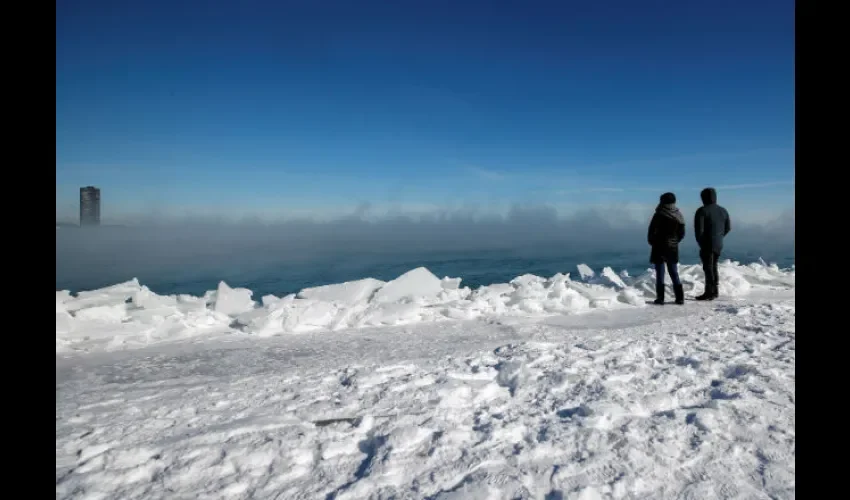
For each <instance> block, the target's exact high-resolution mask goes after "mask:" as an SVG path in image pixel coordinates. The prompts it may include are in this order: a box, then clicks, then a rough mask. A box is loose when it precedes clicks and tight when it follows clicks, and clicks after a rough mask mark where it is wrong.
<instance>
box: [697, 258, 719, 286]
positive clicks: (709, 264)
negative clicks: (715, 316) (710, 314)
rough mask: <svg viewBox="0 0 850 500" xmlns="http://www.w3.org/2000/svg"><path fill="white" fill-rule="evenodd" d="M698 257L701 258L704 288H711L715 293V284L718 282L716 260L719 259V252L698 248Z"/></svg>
mask: <svg viewBox="0 0 850 500" xmlns="http://www.w3.org/2000/svg"><path fill="white" fill-rule="evenodd" d="M699 258H700V260H702V270H703V272H705V290H706V292H708V291H709V290H713V293H715V294H717V286H718V285H719V284H720V275H719V274H717V261H718V260H719V259H720V252H713V251H711V250H700V252H699Z"/></svg>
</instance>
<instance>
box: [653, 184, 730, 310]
mask: <svg viewBox="0 0 850 500" xmlns="http://www.w3.org/2000/svg"><path fill="white" fill-rule="evenodd" d="M700 198H702V204H703V205H702V206H701V207H699V208H698V209H697V211H696V214H695V215H694V235H695V236H696V239H697V244H698V245H699V257H700V259H701V260H702V269H703V271H704V272H705V292H703V294H702V295H700V296H698V297H696V300H714V299H716V298H717V296H718V284H719V276H718V275H717V260H718V259H719V258H720V252H722V251H723V237H724V236H726V235H727V234H729V231H730V230H731V224H730V221H729V213H728V212H726V209H725V208H723V207H721V206H720V205H718V204H717V191H715V190H714V188H705V189H703V190H702V192H701V193H700ZM660 201H661V203H659V204H658V207H657V208H656V209H655V215H653V216H652V221H651V222H650V223H649V235H648V237H647V239H648V240H649V244H650V246H651V247H652V253H651V254H650V256H649V261H650V262H651V263H652V264H655V295H656V297H657V298H656V299H655V302H654V303H655V304H659V305H660V304H664V268H665V266H666V268H667V272H669V273H670V280H671V281H672V282H673V293H674V294H675V296H676V303H677V304H684V303H685V291H684V289H683V288H682V282H681V281H680V280H679V270H678V267H677V266H678V264H679V243H680V242H681V241H682V240H683V239H684V238H685V218H684V217H682V212H680V211H679V209H678V208H677V207H676V195H674V194H673V193H664V194H662V195H661V200H660Z"/></svg>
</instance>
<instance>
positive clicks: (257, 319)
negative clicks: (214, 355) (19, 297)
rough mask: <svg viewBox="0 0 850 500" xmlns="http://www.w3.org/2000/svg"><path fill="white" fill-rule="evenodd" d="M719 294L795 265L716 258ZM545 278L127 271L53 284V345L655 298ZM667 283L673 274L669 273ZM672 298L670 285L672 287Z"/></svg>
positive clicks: (623, 283) (765, 286) (610, 283)
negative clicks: (159, 285) (214, 284)
mask: <svg viewBox="0 0 850 500" xmlns="http://www.w3.org/2000/svg"><path fill="white" fill-rule="evenodd" d="M719 272H720V278H721V279H720V293H721V294H722V295H723V296H726V297H738V296H743V295H745V294H747V293H750V292H752V291H764V290H779V289H793V288H794V287H795V273H796V270H795V268H794V267H792V268H790V269H780V268H779V267H778V266H776V265H775V264H772V265H768V264H766V263H764V262H763V261H760V262H757V263H753V264H749V265H741V264H740V263H738V262H732V261H729V260H727V261H724V262H722V263H720V265H719ZM578 274H579V276H580V278H579V280H578V281H575V280H573V279H571V277H570V275H569V273H567V274H561V273H558V274H556V275H555V276H552V277H551V278H543V277H540V276H534V275H530V274H526V275H523V276H519V277H517V278H514V279H513V280H511V281H510V282H509V283H499V284H493V285H488V286H482V287H480V288H478V289H476V290H474V291H473V290H471V289H470V288H468V287H462V286H461V278H449V277H445V278H443V279H440V278H438V277H437V276H435V275H434V274H432V273H431V272H430V271H429V270H428V269H426V268H424V267H419V268H416V269H413V270H411V271H408V272H406V273H404V274H402V275H401V276H399V277H398V278H396V279H394V280H391V281H389V282H384V281H380V280H376V279H372V278H367V279H362V280H357V281H351V282H347V283H339V284H334V285H325V286H318V287H312V288H305V289H304V290H302V291H301V292H299V293H298V294H292V295H289V296H286V297H283V298H278V297H275V296H273V295H267V296H265V297H263V298H262V301H261V303H260V304H257V303H256V302H255V301H254V300H252V295H253V292H252V291H251V290H248V289H246V288H231V287H230V286H228V285H227V284H226V283H225V282H223V281H222V282H221V283H219V286H218V288H217V289H216V290H214V291H209V292H207V293H206V294H204V296H203V297H193V296H189V295H168V296H163V295H157V294H156V293H154V292H152V291H151V290H149V289H148V288H147V287H145V286H143V285H141V284H140V283H139V281H138V280H136V279H133V280H130V281H127V282H125V283H119V284H117V285H113V286H109V287H105V288H102V289H99V290H92V291H86V292H80V293H78V294H77V295H76V296H74V295H73V294H71V293H70V292H68V291H66V290H60V291H57V292H56V350H57V352H62V351H67V350H84V351H92V350H112V349H122V348H132V347H140V346H145V345H149V344H151V343H156V342H162V341H169V340H177V339H183V338H187V337H195V336H199V335H222V334H234V333H236V334H251V335H257V336H271V335H281V334H299V333H306V332H316V331H330V330H341V329H347V328H361V327H369V326H392V325H408V324H413V323H421V322H436V321H446V320H475V319H481V320H485V321H488V320H490V319H492V318H494V317H500V316H501V317H504V316H514V317H517V316H519V317H522V316H547V315H565V314H578V313H583V312H587V311H591V310H595V309H602V310H615V309H622V308H635V307H644V306H645V305H646V303H647V301H649V300H650V299H654V298H655V271H654V270H653V269H649V270H647V272H645V273H644V274H642V275H641V276H638V277H635V278H632V277H630V276H629V275H628V273H624V272H623V273H619V274H618V273H617V272H615V271H614V270H613V269H611V268H610V267H605V268H603V270H602V271H601V272H600V273H598V274H597V273H596V272H595V271H594V270H593V269H591V268H590V267H589V266H587V265H586V264H580V265H579V266H578ZM679 274H680V276H681V279H682V283H683V285H684V288H685V293H686V296H694V295H698V294H700V293H702V291H703V290H704V288H705V287H704V284H703V277H704V275H703V272H702V268H701V266H699V265H682V266H680V268H679ZM666 280H667V286H668V288H671V284H670V283H669V276H668V277H667V278H666ZM668 293H669V295H670V296H672V288H671V289H670V290H668Z"/></svg>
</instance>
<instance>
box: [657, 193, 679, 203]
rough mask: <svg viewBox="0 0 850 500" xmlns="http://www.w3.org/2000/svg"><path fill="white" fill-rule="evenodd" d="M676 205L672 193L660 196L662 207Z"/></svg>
mask: <svg viewBox="0 0 850 500" xmlns="http://www.w3.org/2000/svg"><path fill="white" fill-rule="evenodd" d="M674 203H676V195H675V194H673V193H664V194H662V195H661V204H662V205H673V204H674Z"/></svg>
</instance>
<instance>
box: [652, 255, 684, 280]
mask: <svg viewBox="0 0 850 500" xmlns="http://www.w3.org/2000/svg"><path fill="white" fill-rule="evenodd" d="M665 264H666V265H667V272H669V273H670V280H671V281H672V282H673V284H674V285H681V284H682V282H681V281H679V266H678V265H677V264H676V263H675V262H670V261H667V262H666V263H665V262H657V263H656V264H655V284H656V285H658V286H661V285H663V284H664V265H665Z"/></svg>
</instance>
